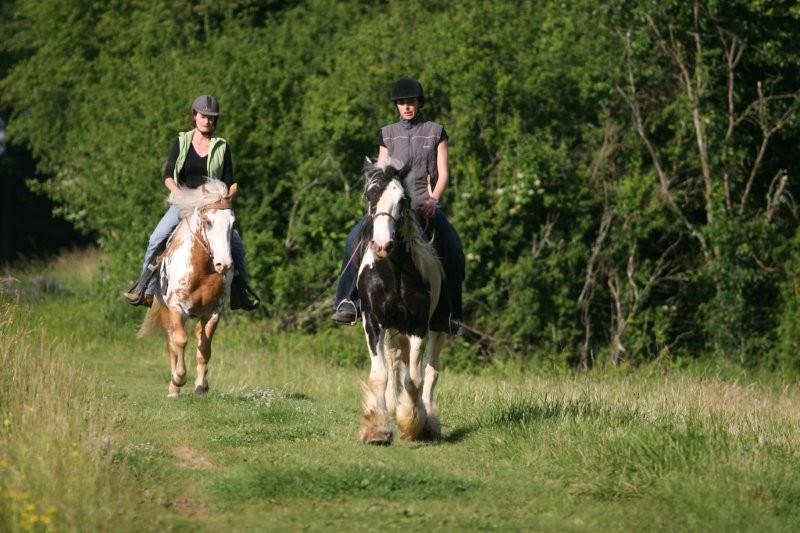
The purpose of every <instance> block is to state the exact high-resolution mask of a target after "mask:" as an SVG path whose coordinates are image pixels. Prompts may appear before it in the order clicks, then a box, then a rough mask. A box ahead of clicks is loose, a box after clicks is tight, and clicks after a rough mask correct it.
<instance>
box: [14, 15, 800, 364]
mask: <svg viewBox="0 0 800 533" xmlns="http://www.w3.org/2000/svg"><path fill="white" fill-rule="evenodd" d="M601 4H602V5H601ZM14 12H15V16H14V18H13V19H11V20H9V21H6V22H4V23H3V24H4V27H3V30H2V34H3V35H8V36H9V38H8V39H6V40H5V41H4V43H3V45H4V46H5V48H6V50H7V51H8V52H9V53H13V54H14V57H17V58H19V59H18V61H16V63H15V64H14V66H13V67H12V68H11V69H10V70H9V72H8V74H7V76H6V77H5V79H4V80H3V81H2V86H1V87H2V95H3V102H4V103H5V105H8V106H11V107H12V108H13V109H14V110H15V115H14V117H13V119H12V121H11V123H10V133H11V134H12V135H13V136H14V138H15V139H16V140H17V141H19V142H24V143H26V144H27V145H29V146H30V147H31V149H32V150H33V152H34V154H35V155H36V156H37V158H38V160H39V162H40V165H41V169H42V170H43V171H45V172H47V173H49V174H51V175H52V176H53V177H52V179H51V180H50V181H49V182H48V183H47V184H46V185H45V187H44V188H45V190H46V191H47V193H48V194H49V195H50V196H51V197H52V198H54V199H55V200H56V201H57V202H59V205H61V209H62V211H63V214H64V215H65V216H66V217H67V218H68V219H69V220H71V221H73V222H74V223H76V224H77V225H78V226H79V227H81V228H84V229H87V230H92V231H96V232H98V235H100V237H99V238H100V244H101V245H102V247H103V248H104V249H105V250H106V251H107V252H108V253H109V256H110V257H111V258H112V259H111V264H110V265H109V270H108V272H109V277H108V282H107V284H106V285H105V289H106V290H107V291H108V293H109V294H111V293H112V292H113V293H116V292H118V291H119V290H120V287H121V286H122V285H123V284H124V282H123V280H124V279H127V278H130V277H131V276H133V275H134V274H135V271H136V269H137V267H138V264H139V261H140V256H141V253H142V250H143V246H144V241H145V239H146V237H147V235H148V234H149V231H150V230H151V229H152V227H153V226H154V224H155V221H156V220H157V218H158V217H159V215H160V214H161V212H162V209H163V203H162V201H161V199H162V198H163V196H164V194H165V189H164V188H163V186H162V185H161V180H160V179H159V176H160V169H161V165H162V164H163V159H164V156H165V154H166V150H167V148H168V146H169V143H170V140H171V139H172V137H173V136H174V135H175V132H176V131H177V130H179V129H182V128H184V127H185V126H186V124H187V121H186V111H187V107H188V105H189V103H190V102H191V100H192V99H193V97H194V96H195V95H197V94H201V93H213V94H215V95H217V96H218V97H219V98H220V100H221V102H222V107H223V116H222V120H221V124H220V133H221V134H222V135H223V136H225V137H226V138H228V140H229V141H230V142H231V145H232V147H233V150H234V153H235V164H236V174H237V180H238V181H239V182H240V184H241V190H242V194H241V203H240V204H239V207H238V209H237V212H238V216H239V219H240V222H241V227H242V229H243V232H244V235H245V244H246V247H247V250H248V254H249V255H248V257H249V263H250V266H251V270H252V276H253V278H254V279H255V280H257V281H256V283H255V284H256V286H257V288H258V289H259V291H260V292H261V293H262V296H264V297H265V300H266V302H267V311H268V312H269V313H271V314H274V315H280V316H281V317H290V318H291V319H292V320H290V321H293V322H294V323H295V324H299V323H308V321H309V317H311V319H312V322H313V319H314V317H315V316H316V317H317V318H318V317H319V316H320V313H319V312H318V311H317V314H316V315H314V313H313V311H314V310H316V309H319V307H320V306H319V305H317V306H315V305H314V302H319V301H320V298H321V297H326V298H327V297H328V296H330V294H331V290H330V284H331V283H332V281H333V280H334V279H335V277H336V274H337V273H338V269H339V261H340V260H339V257H340V254H341V248H342V245H343V240H344V236H345V235H346V232H347V230H348V229H349V227H350V226H351V224H352V223H353V222H354V221H355V220H357V219H358V217H359V216H360V213H361V209H362V206H361V201H360V194H359V191H360V188H359V182H358V177H359V176H358V174H359V169H360V165H361V161H362V159H363V156H364V155H374V154H375V152H376V138H377V132H378V128H379V127H380V126H381V125H383V124H385V123H388V122H390V121H392V120H393V117H394V115H393V110H392V108H391V105H390V103H389V102H388V99H387V93H388V89H389V87H390V85H391V83H392V81H393V80H394V79H396V78H397V77H399V76H401V75H413V76H415V77H418V78H419V79H420V80H421V81H422V83H423V85H424V86H425V88H426V95H427V104H426V107H425V112H426V115H427V116H428V117H429V118H431V119H434V120H437V121H439V122H441V123H443V124H444V125H445V127H446V129H447V131H448V133H449V135H450V147H451V175H452V177H453V184H452V186H451V187H450V188H449V190H448V196H447V200H448V205H449V209H450V211H451V216H452V220H453V221H454V224H455V226H456V228H457V229H458V231H459V232H460V234H461V236H462V240H463V242H464V245H465V252H466V256H467V258H468V264H467V287H466V299H465V301H466V308H467V315H468V316H467V319H468V322H470V323H472V324H473V325H474V326H476V327H477V328H478V329H479V330H481V331H485V332H488V333H490V334H491V337H488V336H487V338H486V339H489V340H487V341H486V342H484V343H481V346H484V347H485V346H489V347H490V348H495V349H496V348H498V347H501V346H502V347H504V348H508V349H509V350H508V351H509V352H511V353H517V354H526V355H525V357H526V358H529V357H530V358H550V359H552V360H554V361H563V362H569V363H570V364H573V365H576V366H581V367H588V366H590V365H591V364H593V363H595V362H610V363H614V364H616V363H618V362H620V361H626V360H627V361H632V362H637V361H641V360H646V359H655V358H672V357H676V356H679V355H681V354H688V353H691V354H694V355H695V356H697V354H709V355H718V356H724V357H729V358H732V359H734V360H738V361H740V362H742V363H743V364H746V365H755V364H763V363H768V364H781V365H796V364H797V363H798V361H799V360H798V357H797V355H796V353H797V350H796V346H797V341H800V327H798V325H797V320H796V317H797V310H798V308H799V307H800V281H798V277H797V275H798V272H800V270H798V268H800V266H798V265H800V256H798V252H796V250H797V247H796V246H794V243H795V242H796V241H797V240H798V239H800V236H797V235H796V225H797V224H796V222H797V213H796V208H795V203H794V200H793V198H794V197H795V196H796V195H797V193H798V191H800V186H799V185H798V184H797V183H796V182H795V178H794V176H795V174H796V167H797V164H796V163H797V158H796V156H795V155H794V154H795V153H796V152H795V150H796V148H797V145H798V141H799V140H800V135H799V134H798V130H797V117H796V111H797V110H796V107H797V104H798V88H800V83H799V82H800V78H799V75H798V72H800V70H798V62H799V61H800V54H798V53H797V52H798V49H797V43H798V42H800V24H798V23H799V22H800V20H798V19H800V8H799V7H798V6H797V5H796V3H794V2H764V1H762V0H726V1H714V0H707V1H702V2H700V1H698V2H694V3H692V2H684V1H678V0H670V1H666V2H651V1H648V0H614V1H611V2H603V3H598V2H591V1H586V0H579V1H575V2H566V3H563V2H545V1H543V2H474V3H472V4H467V3H463V2H459V3H457V4H454V3H452V2H419V1H410V2H392V3H391V4H390V5H388V6H387V5H385V4H384V3H382V2H334V1H324V0H317V1H308V2H301V3H300V2H270V3H263V2H255V1H251V0H227V1H220V0H216V1H213V2H211V1H206V0H202V1H196V2H161V1H159V2H129V1H111V2H107V3H97V2H93V1H88V0H80V1H72V2H64V1H56V0H52V1H48V2H36V1H33V0H17V1H16V2H15V8H14ZM309 310H311V311H312V312H311V313H309ZM486 339H484V340H486ZM505 352H506V350H503V351H502V353H505Z"/></svg>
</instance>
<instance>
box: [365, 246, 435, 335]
mask: <svg viewBox="0 0 800 533" xmlns="http://www.w3.org/2000/svg"><path fill="white" fill-rule="evenodd" d="M358 291H359V294H361V295H362V296H361V298H362V302H363V303H362V305H363V308H364V312H365V313H367V312H368V313H372V314H373V315H374V316H375V318H377V320H378V322H380V323H381V325H383V326H384V327H389V328H394V329H397V330H399V331H401V332H404V333H419V332H420V331H425V330H427V316H428V306H429V302H430V299H429V298H430V296H429V294H428V288H427V286H426V285H425V283H424V282H423V281H422V278H421V276H420V275H419V273H418V272H417V271H416V270H415V269H414V268H413V267H411V268H404V267H402V266H401V265H398V264H396V263H393V262H392V261H376V262H374V263H373V264H371V265H368V266H367V267H366V268H364V269H363V270H362V272H361V274H360V275H359V278H358Z"/></svg>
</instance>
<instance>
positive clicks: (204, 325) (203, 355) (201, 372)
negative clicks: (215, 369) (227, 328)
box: [194, 315, 219, 394]
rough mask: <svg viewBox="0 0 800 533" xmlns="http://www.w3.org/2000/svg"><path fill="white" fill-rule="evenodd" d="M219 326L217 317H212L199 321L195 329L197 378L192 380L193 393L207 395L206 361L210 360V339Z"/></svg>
mask: <svg viewBox="0 0 800 533" xmlns="http://www.w3.org/2000/svg"><path fill="white" fill-rule="evenodd" d="M217 324H219V315H212V316H211V318H208V319H205V320H200V321H198V322H197V327H196V328H195V336H196V337H197V354H195V359H196V360H197V378H195V380H194V393H195V394H207V393H208V361H209V360H210V359H211V339H212V338H213V337H214V331H216V329H217Z"/></svg>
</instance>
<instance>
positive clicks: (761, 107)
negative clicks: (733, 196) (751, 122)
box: [739, 81, 800, 215]
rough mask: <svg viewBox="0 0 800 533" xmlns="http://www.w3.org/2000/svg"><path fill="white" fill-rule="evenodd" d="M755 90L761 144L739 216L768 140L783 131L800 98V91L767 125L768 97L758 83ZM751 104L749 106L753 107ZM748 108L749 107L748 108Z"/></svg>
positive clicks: (740, 203) (743, 196)
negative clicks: (780, 113)
mask: <svg viewBox="0 0 800 533" xmlns="http://www.w3.org/2000/svg"><path fill="white" fill-rule="evenodd" d="M756 89H757V90H758V98H757V99H756V100H755V102H753V104H755V106H754V107H753V109H756V110H757V111H758V112H757V114H756V116H757V117H758V118H757V119H756V122H757V124H758V127H759V128H760V129H761V132H762V138H761V144H760V145H759V147H758V153H757V154H756V159H755V161H754V162H753V166H752V168H751V169H750V174H749V175H748V177H747V183H746V185H745V188H744V192H743V193H742V198H741V200H740V202H739V214H740V215H741V214H743V213H744V208H745V205H746V203H747V198H748V196H749V195H750V190H751V188H752V187H753V182H754V181H755V178H756V175H757V174H758V171H759V169H760V168H761V164H762V163H763V161H764V154H765V153H766V152H767V146H769V141H770V138H771V137H772V136H773V135H774V134H775V133H777V132H778V131H780V130H781V129H783V127H784V126H786V124H788V123H789V122H790V121H791V120H792V119H793V118H794V116H795V112H796V111H797V102H798V96H800V91H798V92H797V93H795V94H794V95H793V96H794V102H793V103H792V104H791V105H789V107H788V108H787V109H786V110H785V111H784V112H783V114H782V115H781V117H780V118H779V119H778V120H777V121H775V123H774V124H773V125H770V124H769V116H768V115H769V109H768V105H767V104H768V102H769V101H770V98H769V97H766V96H764V90H763V87H762V85H761V82H760V81H759V82H758V83H757V84H756ZM753 104H751V106H753ZM748 108H749V107H748ZM773 179H774V178H773Z"/></svg>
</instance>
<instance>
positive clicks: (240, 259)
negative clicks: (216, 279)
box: [231, 230, 260, 311]
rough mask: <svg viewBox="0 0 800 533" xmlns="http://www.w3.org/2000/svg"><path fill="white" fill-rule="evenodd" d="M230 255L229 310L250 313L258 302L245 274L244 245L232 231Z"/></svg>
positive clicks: (237, 233)
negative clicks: (231, 267) (231, 276)
mask: <svg viewBox="0 0 800 533" xmlns="http://www.w3.org/2000/svg"><path fill="white" fill-rule="evenodd" d="M231 255H232V256H233V269H234V274H233V283H231V309H244V310H245V311H252V310H253V309H255V308H256V307H258V304H259V303H260V300H259V299H258V297H257V296H256V295H255V293H253V291H252V290H251V289H250V288H249V283H250V276H248V274H247V265H246V264H245V260H244V244H242V237H241V236H240V235H239V232H238V231H236V230H233V233H232V234H231Z"/></svg>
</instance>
